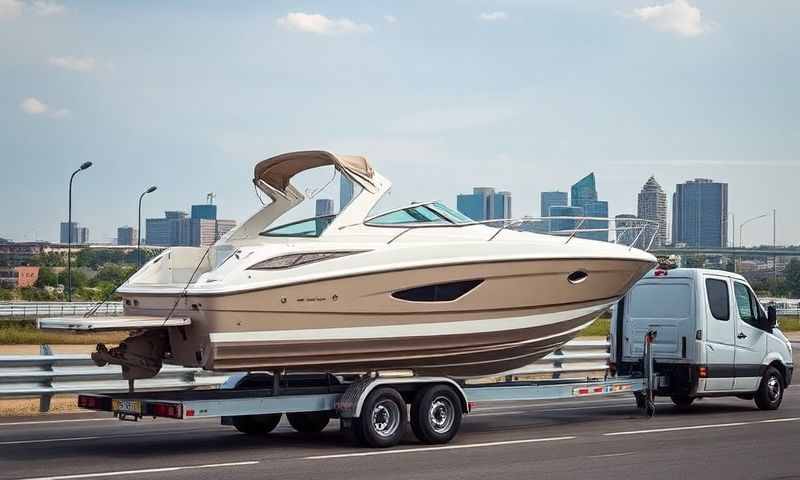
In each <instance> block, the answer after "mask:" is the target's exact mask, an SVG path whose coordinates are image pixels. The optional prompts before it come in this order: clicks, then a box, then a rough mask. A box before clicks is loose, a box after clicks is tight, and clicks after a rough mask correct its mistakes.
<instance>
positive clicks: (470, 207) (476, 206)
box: [456, 187, 511, 221]
mask: <svg viewBox="0 0 800 480" xmlns="http://www.w3.org/2000/svg"><path fill="white" fill-rule="evenodd" d="M456 208H457V209H458V211H459V212H461V213H463V214H464V215H466V216H468V217H469V218H471V219H473V220H475V221H482V220H493V219H504V218H511V192H495V191H494V188H491V187H474V188H473V189H472V193H461V194H459V195H458V198H457V199H456Z"/></svg>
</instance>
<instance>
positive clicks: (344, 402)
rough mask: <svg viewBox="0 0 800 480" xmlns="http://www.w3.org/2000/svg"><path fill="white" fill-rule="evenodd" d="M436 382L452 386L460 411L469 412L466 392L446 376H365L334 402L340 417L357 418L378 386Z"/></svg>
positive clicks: (420, 384)
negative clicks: (365, 402) (459, 403)
mask: <svg viewBox="0 0 800 480" xmlns="http://www.w3.org/2000/svg"><path fill="white" fill-rule="evenodd" d="M436 383H441V384H444V385H449V386H451V387H453V389H454V390H455V391H456V393H457V394H458V397H459V399H460V400H461V409H462V411H463V412H464V413H469V403H468V402H467V394H466V392H464V389H463V388H462V387H461V385H459V384H458V382H456V381H455V380H453V379H452V378H446V377H407V378H392V377H380V376H376V377H367V378H364V379H362V380H360V381H358V382H355V383H353V384H352V385H350V387H349V388H348V389H347V390H346V391H345V392H344V393H343V394H342V396H341V397H340V398H339V400H338V401H337V402H336V410H337V412H338V414H339V417H340V418H358V417H359V416H361V409H362V407H363V405H364V401H365V400H366V398H367V396H369V394H370V393H371V392H372V391H373V390H375V389H376V388H378V387H381V386H388V387H397V386H399V385H419V386H422V385H431V384H436Z"/></svg>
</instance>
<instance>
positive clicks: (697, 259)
mask: <svg viewBox="0 0 800 480" xmlns="http://www.w3.org/2000/svg"><path fill="white" fill-rule="evenodd" d="M705 264H706V257H704V256H702V255H693V256H691V257H686V265H685V266H686V268H703V266H704V265H705Z"/></svg>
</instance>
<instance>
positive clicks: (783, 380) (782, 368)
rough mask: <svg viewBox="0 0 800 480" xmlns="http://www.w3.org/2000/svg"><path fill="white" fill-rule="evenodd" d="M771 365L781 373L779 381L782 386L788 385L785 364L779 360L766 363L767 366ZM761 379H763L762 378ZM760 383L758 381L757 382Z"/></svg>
mask: <svg viewBox="0 0 800 480" xmlns="http://www.w3.org/2000/svg"><path fill="white" fill-rule="evenodd" d="M769 367H772V368H774V369H775V370H777V371H778V373H780V374H781V383H782V384H783V388H786V387H788V386H789V385H787V384H786V382H787V380H786V365H784V364H783V362H781V361H780V360H773V361H772V363H770V364H769V365H767V368H769ZM762 380H763V379H762ZM759 385H760V382H759Z"/></svg>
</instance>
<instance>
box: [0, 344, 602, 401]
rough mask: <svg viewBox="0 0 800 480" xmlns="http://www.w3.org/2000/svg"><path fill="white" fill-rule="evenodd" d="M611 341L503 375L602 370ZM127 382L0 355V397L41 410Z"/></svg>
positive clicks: (66, 364)
mask: <svg viewBox="0 0 800 480" xmlns="http://www.w3.org/2000/svg"><path fill="white" fill-rule="evenodd" d="M608 348H609V344H608V342H606V341H605V340H598V341H579V340H573V341H572V342H569V343H567V344H566V345H564V347H562V348H561V349H559V350H556V351H555V352H553V353H552V354H550V355H548V356H546V357H544V358H543V359H541V360H539V361H537V362H535V363H533V364H531V365H529V366H527V367H523V368H520V369H517V370H514V371H513V372H506V373H504V374H503V375H509V376H511V375H531V374H546V375H549V376H550V377H551V378H560V377H561V375H564V374H568V373H574V372H598V371H603V372H605V371H606V369H607V368H608V357H609V353H608ZM227 378H228V376H227V375H225V374H221V373H217V372H209V371H206V370H202V369H198V368H184V367H177V366H172V365H165V366H164V368H162V369H161V371H160V372H159V373H158V375H157V376H155V377H154V378H151V379H146V380H137V381H136V390H141V391H147V390H159V389H171V390H181V389H187V390H188V389H193V388H198V387H219V386H221V385H222V384H223V383H225V380H227ZM127 390H128V382H127V380H124V379H123V378H122V371H121V369H120V367H119V366H118V365H107V366H105V367H98V366H96V365H95V364H94V362H92V360H91V358H90V357H89V355H53V354H52V351H51V350H50V347H48V346H47V345H42V347H41V352H40V355H0V398H2V397H39V399H40V400H39V410H40V411H42V412H46V411H48V410H49V409H50V400H51V399H52V397H53V395H59V394H77V393H89V392H125V391H127Z"/></svg>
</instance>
